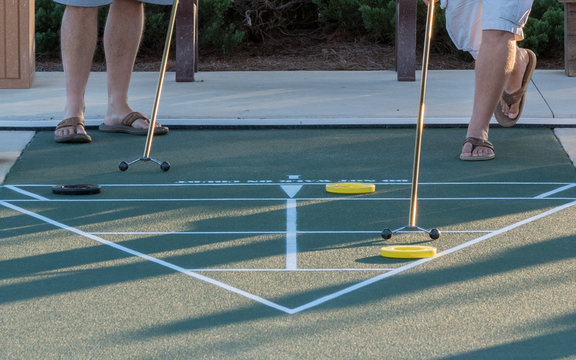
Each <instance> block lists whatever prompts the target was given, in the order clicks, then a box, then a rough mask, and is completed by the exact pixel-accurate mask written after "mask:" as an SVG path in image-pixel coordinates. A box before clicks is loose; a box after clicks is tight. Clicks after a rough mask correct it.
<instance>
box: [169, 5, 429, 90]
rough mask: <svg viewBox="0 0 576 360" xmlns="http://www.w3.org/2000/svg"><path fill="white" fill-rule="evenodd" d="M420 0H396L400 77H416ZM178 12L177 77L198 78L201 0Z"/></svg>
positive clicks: (188, 79)
mask: <svg viewBox="0 0 576 360" xmlns="http://www.w3.org/2000/svg"><path fill="white" fill-rule="evenodd" d="M418 1H419V0H396V40H395V41H396V72H397V74H398V75H397V77H398V81H414V80H415V79H416V10H417V5H418ZM179 4H180V5H179V7H178V12H177V13H176V24H175V27H176V30H175V33H176V81H194V74H195V73H196V72H197V71H198V0H180V2H179Z"/></svg>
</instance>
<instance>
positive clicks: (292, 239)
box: [286, 199, 298, 270]
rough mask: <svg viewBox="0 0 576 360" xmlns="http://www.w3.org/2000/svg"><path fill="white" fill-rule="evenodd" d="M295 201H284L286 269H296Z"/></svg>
mask: <svg viewBox="0 0 576 360" xmlns="http://www.w3.org/2000/svg"><path fill="white" fill-rule="evenodd" d="M296 221H297V213H296V200H294V199H288V200H286V269H288V270H296V269H297V268H298V243H297V233H296Z"/></svg>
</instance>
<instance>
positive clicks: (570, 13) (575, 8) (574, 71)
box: [558, 0, 576, 76]
mask: <svg viewBox="0 0 576 360" xmlns="http://www.w3.org/2000/svg"><path fill="white" fill-rule="evenodd" d="M558 1H559V2H561V3H564V68H565V71H566V75H568V76H576V0H558Z"/></svg>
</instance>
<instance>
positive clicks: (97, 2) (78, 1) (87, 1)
mask: <svg viewBox="0 0 576 360" xmlns="http://www.w3.org/2000/svg"><path fill="white" fill-rule="evenodd" d="M53 1H54V2H56V3H58V4H62V5H70V6H79V7H95V6H104V5H110V4H112V1H113V0H53ZM138 1H140V2H144V3H148V4H158V5H172V4H174V0H138Z"/></svg>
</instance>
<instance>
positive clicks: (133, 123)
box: [98, 111, 169, 136]
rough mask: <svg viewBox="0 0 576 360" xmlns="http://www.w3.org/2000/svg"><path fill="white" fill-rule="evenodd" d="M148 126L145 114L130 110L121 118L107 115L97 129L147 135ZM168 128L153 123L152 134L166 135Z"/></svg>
mask: <svg viewBox="0 0 576 360" xmlns="http://www.w3.org/2000/svg"><path fill="white" fill-rule="evenodd" d="M149 127H150V120H149V119H148V118H147V117H146V115H144V114H142V113H139V112H136V111H130V112H129V113H127V114H126V115H124V116H123V117H122V118H118V117H117V116H115V115H107V117H106V119H105V120H104V122H103V123H102V124H100V126H99V127H98V129H99V130H100V131H103V132H109V133H125V134H131V135H141V136H143V135H147V134H148V129H149ZM168 131H169V129H168V128H167V127H165V126H162V125H160V124H159V123H155V127H154V135H166V134H168Z"/></svg>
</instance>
